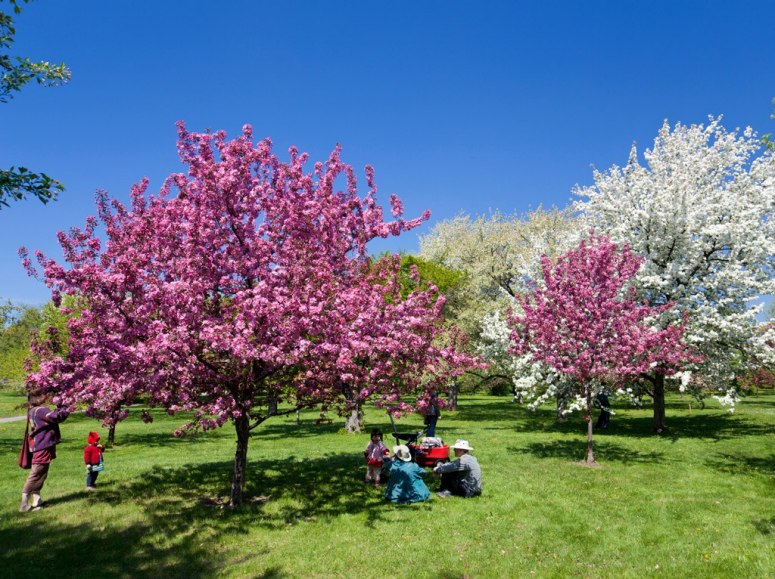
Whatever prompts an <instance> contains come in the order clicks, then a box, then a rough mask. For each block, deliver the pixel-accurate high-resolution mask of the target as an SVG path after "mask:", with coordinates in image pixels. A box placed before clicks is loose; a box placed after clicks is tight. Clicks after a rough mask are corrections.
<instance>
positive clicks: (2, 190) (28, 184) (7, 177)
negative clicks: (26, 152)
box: [0, 0, 70, 206]
mask: <svg viewBox="0 0 775 579" xmlns="http://www.w3.org/2000/svg"><path fill="white" fill-rule="evenodd" d="M3 1H4V0H0V3H1V2H3ZM7 1H8V3H9V5H10V6H12V7H13V11H14V13H15V14H19V13H20V12H21V6H20V2H18V1H17V0H7ZM21 1H22V2H24V3H25V4H26V3H27V2H28V0H21ZM0 8H2V5H0ZM15 35H16V27H15V25H14V21H13V16H12V15H11V14H9V13H7V12H5V11H3V10H2V9H0V103H7V102H8V101H9V100H11V99H12V98H13V97H14V93H15V92H18V91H20V90H21V89H22V88H24V86H25V85H27V84H28V83H30V82H33V81H35V82H37V83H38V84H39V85H42V86H57V85H61V84H65V83H66V82H68V81H69V80H70V70H69V69H68V68H67V67H66V66H65V65H64V63H61V64H51V63H50V62H46V61H41V62H33V61H32V60H31V59H30V58H27V57H21V56H11V55H10V54H8V52H9V51H10V50H11V47H12V46H13V42H14V36H15ZM63 190H64V186H63V185H62V184H61V183H60V182H59V181H56V180H54V179H52V178H51V177H49V176H48V175H46V174H45V173H35V172H34V171H30V170H29V169H27V168H26V167H10V168H9V169H0V206H3V205H5V206H8V205H9V201H19V200H22V199H24V198H26V197H27V196H32V197H36V198H37V199H39V200H40V201H42V202H43V203H47V202H48V201H51V200H54V199H56V197H57V194H58V193H60V192H62V191H63Z"/></svg>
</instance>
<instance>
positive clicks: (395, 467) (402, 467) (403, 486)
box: [385, 444, 431, 504]
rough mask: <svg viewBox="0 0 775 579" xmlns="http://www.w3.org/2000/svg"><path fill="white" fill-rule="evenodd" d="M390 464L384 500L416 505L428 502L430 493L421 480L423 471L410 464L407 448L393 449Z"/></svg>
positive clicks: (402, 445) (414, 464)
mask: <svg viewBox="0 0 775 579" xmlns="http://www.w3.org/2000/svg"><path fill="white" fill-rule="evenodd" d="M393 454H394V457H393V459H392V460H391V462H390V479H389V480H388V485H387V489H386V490H385V498H386V499H387V500H389V501H390V502H393V503H400V504H402V503H417V502H420V501H425V500H428V498H429V497H430V496H431V491H430V490H428V486H427V485H426V484H425V481H424V480H423V475H424V474H425V469H424V468H422V467H421V466H420V465H418V464H417V463H414V462H412V455H411V453H410V452H409V447H407V446H406V445H405V444H399V445H398V446H396V447H394V448H393Z"/></svg>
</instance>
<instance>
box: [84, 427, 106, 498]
mask: <svg viewBox="0 0 775 579" xmlns="http://www.w3.org/2000/svg"><path fill="white" fill-rule="evenodd" d="M99 441H100V435H99V434H97V433H96V432H90V433H89V435H88V436H87V437H86V442H87V443H88V444H87V445H86V448H84V449H83V462H85V463H86V490H87V491H93V490H94V489H95V487H96V485H97V475H99V474H100V473H99V470H95V469H94V467H95V466H98V465H101V464H102V451H103V450H104V447H103V446H102V445H101V444H98V443H99ZM100 470H102V469H100Z"/></svg>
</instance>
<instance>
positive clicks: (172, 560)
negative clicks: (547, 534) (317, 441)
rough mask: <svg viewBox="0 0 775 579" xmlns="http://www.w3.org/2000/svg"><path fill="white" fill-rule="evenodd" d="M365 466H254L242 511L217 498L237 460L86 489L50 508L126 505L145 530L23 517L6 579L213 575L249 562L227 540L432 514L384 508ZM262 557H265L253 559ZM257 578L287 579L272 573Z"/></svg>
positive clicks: (12, 539)
mask: <svg viewBox="0 0 775 579" xmlns="http://www.w3.org/2000/svg"><path fill="white" fill-rule="evenodd" d="M360 466H361V463H360V462H359V461H358V460H357V459H354V458H353V456H352V454H331V455H328V456H325V457H322V458H317V459H307V460H297V459H295V458H293V457H289V458H285V459H282V460H273V461H269V460H263V461H262V460H251V461H250V462H249V464H248V472H247V485H246V489H245V499H246V500H245V504H244V505H243V507H242V508H240V509H233V510H232V509H229V508H226V507H224V506H223V500H214V499H226V500H227V499H228V494H229V488H230V484H231V473H232V463H231V462H214V463H207V464H192V465H187V466H184V467H179V468H165V467H160V468H155V469H153V470H150V471H147V472H145V473H142V474H141V475H140V476H139V478H137V479H135V480H131V481H127V482H115V481H106V482H105V483H102V484H98V491H97V492H95V493H85V492H84V491H82V492H78V493H71V494H69V495H64V496H60V497H58V498H55V499H53V500H51V501H50V508H52V509H53V508H55V507H56V506H63V505H65V504H67V503H69V502H71V501H75V500H83V499H84V498H85V499H86V502H87V505H88V504H90V503H94V504H95V505H96V504H100V503H101V504H110V505H115V506H120V505H121V504H122V503H129V504H131V505H135V506H136V507H138V508H139V511H140V512H141V513H142V516H141V517H139V518H140V519H141V522H137V523H134V524H129V525H128V526H127V525H124V524H122V523H121V522H116V523H117V524H116V526H115V528H118V529H119V530H117V531H106V530H105V526H106V525H108V526H113V525H110V523H111V522H110V521H95V520H89V519H86V520H85V521H84V522H83V523H82V524H78V525H66V524H61V523H59V522H57V521H56V520H55V519H53V520H44V519H43V517H45V513H46V510H45V509H44V510H42V511H40V512H36V513H28V514H26V515H21V514H20V515H19V516H18V519H17V520H15V521H13V522H11V523H10V524H6V525H5V526H4V527H3V528H0V545H3V549H1V550H0V569H2V570H3V571H2V572H0V574H3V573H8V576H20V577H21V576H23V577H34V576H40V577H44V576H51V574H54V575H56V576H58V577H66V576H68V575H67V573H68V570H73V571H72V573H73V574H72V575H71V576H78V577H82V576H90V575H101V576H117V577H118V576H122V577H131V576H162V577H212V576H215V575H217V574H218V572H219V571H222V570H223V569H224V568H225V567H226V566H228V565H231V564H235V563H236V564H239V563H242V562H244V558H242V559H240V560H239V561H233V560H230V559H229V558H230V557H231V556H232V555H230V554H229V552H228V549H225V550H217V549H213V548H212V546H213V545H217V544H219V537H222V536H224V537H225V536H234V535H247V534H248V533H249V532H250V530H251V529H254V528H256V527H259V528H264V529H266V530H269V531H282V530H286V529H288V527H289V526H293V525H298V524H309V523H322V524H325V523H327V522H330V521H332V520H333V519H335V518H337V517H341V516H344V515H353V514H359V513H365V514H366V523H365V524H366V525H367V526H374V525H376V524H377V523H378V522H379V521H381V520H383V519H384V518H385V517H386V515H389V518H390V520H391V521H395V520H396V515H397V514H398V515H399V518H404V517H405V518H406V519H407V520H408V519H411V518H413V517H414V516H416V512H417V511H418V510H420V511H428V510H431V509H432V504H431V503H429V502H426V503H419V504H414V505H405V506H397V505H392V504H390V503H388V502H386V501H385V500H384V486H383V487H381V488H379V489H375V488H373V487H372V486H371V485H365V484H364V483H363V482H362V480H361V478H360V476H361V475H360V471H359V467H360ZM430 478H431V477H430V475H429V476H428V482H430ZM85 495H86V496H85ZM85 512H86V513H88V508H87V509H85ZM41 515H43V517H41ZM44 545H45V548H43V547H42V546H44ZM261 556H262V552H261V550H260V549H259V550H258V551H256V550H253V551H251V552H250V554H249V555H248V556H247V557H248V560H250V559H252V558H256V559H260V557H261ZM31 562H34V565H31ZM31 567H32V571H31V572H30V568H31ZM55 570H56V571H55ZM76 570H77V573H76ZM38 571H40V573H39V574H38V575H36V573H38ZM258 576H259V577H277V578H279V577H285V576H287V574H286V573H285V571H284V570H283V569H282V568H279V567H272V568H269V569H267V570H266V571H264V573H263V575H258Z"/></svg>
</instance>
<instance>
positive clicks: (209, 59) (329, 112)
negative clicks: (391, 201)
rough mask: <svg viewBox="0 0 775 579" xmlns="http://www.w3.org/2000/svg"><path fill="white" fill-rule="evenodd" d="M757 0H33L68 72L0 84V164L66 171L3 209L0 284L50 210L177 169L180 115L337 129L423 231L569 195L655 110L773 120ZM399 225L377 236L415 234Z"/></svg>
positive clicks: (313, 134) (23, 48)
mask: <svg viewBox="0 0 775 579" xmlns="http://www.w3.org/2000/svg"><path fill="white" fill-rule="evenodd" d="M0 6H3V7H4V8H5V9H7V8H8V6H7V4H6V3H2V4H0ZM773 23H775V2H772V1H746V2H731V1H724V2H719V1H712V0H711V1H708V0H703V1H699V0H698V1H680V0H670V1H650V2H635V1H626V0H618V1H613V0H612V1H608V2H603V1H598V2H592V1H587V2H579V1H577V0H576V1H565V2H561V1H555V2H539V1H531V2H522V1H517V0H513V1H500V2H488V1H480V2H473V1H452V0H446V1H425V0H406V1H391V2H377V1H369V0H358V1H336V2H323V1H315V2H313V1H293V2H284V1H280V0H277V1H274V2H263V1H251V2H248V1H242V2H237V1H228V0H224V1H222V2H212V1H209V2H203V1H198V0H197V1H193V0H188V1H186V2H165V1H161V2H159V1H155V2H148V1H145V0H133V1H128V0H111V1H110V2H105V1H104V0H101V1H97V0H90V1H71V2H62V1H54V0H38V1H35V2H32V3H30V4H27V5H23V12H22V14H21V15H20V16H18V17H17V19H16V28H17V36H16V43H15V46H14V51H13V53H14V54H18V55H25V56H30V57H32V58H33V59H36V60H42V59H45V60H50V61H54V62H60V61H64V62H65V63H67V65H68V66H69V67H70V68H71V70H72V74H73V78H72V81H71V82H70V83H69V84H68V85H67V86H64V87H59V88H51V89H44V88H39V87H37V86H30V87H29V88H27V89H25V90H24V91H22V92H21V93H18V94H17V96H16V98H14V99H13V100H12V101H10V102H9V103H7V104H0V165H2V166H3V167H7V166H9V165H17V166H18V165H25V166H27V167H29V168H31V169H34V170H38V171H45V172H46V173H48V174H49V175H51V176H53V177H55V178H57V179H59V180H61V181H63V182H64V183H65V185H66V187H67V190H66V191H65V192H64V193H63V194H62V195H61V197H60V199H59V201H57V202H55V203H51V204H49V205H47V206H44V205H42V204H40V203H39V202H38V201H37V200H28V201H24V202H21V203H14V204H12V205H11V206H10V207H8V208H2V209H0V272H2V273H1V274H0V298H10V299H12V300H14V301H19V302H27V303H33V304H39V303H42V302H44V301H46V300H47V299H48V297H49V294H48V291H47V290H46V288H45V286H44V285H43V284H42V283H41V282H38V281H36V280H32V279H29V278H27V276H26V274H25V272H24V270H23V269H22V267H21V265H20V262H19V259H18V257H17V254H16V251H17V249H18V247H19V246H21V245H26V246H27V247H28V248H30V250H35V249H41V250H43V251H44V252H45V253H47V254H49V255H50V256H51V257H54V258H57V259H59V258H60V257H61V252H60V250H59V248H58V245H57V243H56V233H57V231H58V230H61V229H67V228H69V227H71V226H76V225H77V226H81V225H82V224H83V223H84V220H85V218H86V216H87V215H90V214H94V203H93V197H94V192H95V190H97V189H105V190H107V191H108V192H109V193H110V194H111V195H113V196H115V197H118V198H119V199H122V200H126V199H127V194H128V191H129V187H130V185H131V184H132V183H134V182H136V181H138V180H139V179H140V178H142V177H144V176H147V177H149V178H150V179H151V184H152V185H151V188H152V189H157V188H158V187H159V186H160V185H161V181H162V179H163V177H164V176H166V175H167V174H168V173H170V172H173V171H179V170H180V165H179V161H178V159H177V154H176V150H175V138H176V131H175V122H176V121H178V120H183V121H185V122H186V123H187V125H188V127H189V129H191V130H194V131H201V130H204V129H207V128H210V129H213V130H215V129H225V130H226V131H227V132H228V133H229V134H230V135H236V134H237V133H238V132H239V130H240V127H241V126H242V125H243V124H244V123H250V124H252V125H253V127H254V129H255V134H256V136H257V137H263V136H270V137H272V139H273V140H274V143H275V146H276V149H275V150H276V152H278V153H279V154H280V155H281V158H285V157H286V153H285V152H286V150H287V147H288V146H289V145H291V144H294V145H297V146H298V147H299V148H300V149H302V150H305V151H308V152H309V153H310V154H311V155H312V159H313V160H323V159H324V158H325V157H326V156H327V154H328V153H329V152H330V150H331V149H332V148H333V146H334V145H335V144H336V143H341V144H342V145H343V147H344V154H343V157H344V159H345V160H346V161H347V162H349V163H351V164H353V165H354V166H355V167H356V169H358V171H359V175H361V176H362V175H363V172H362V168H363V166H364V165H365V164H372V165H373V166H374V167H375V170H376V176H377V183H378V185H379V187H380V201H381V202H382V203H386V202H387V198H388V195H389V194H390V193H393V192H394V193H397V194H398V195H399V196H400V197H401V198H402V199H403V200H404V203H405V206H406V209H407V212H406V216H407V217H414V216H416V215H419V214H420V213H421V212H422V210H424V209H426V208H428V209H430V210H431V212H432V218H431V221H430V222H429V224H427V225H425V226H424V227H423V228H422V229H420V230H416V231H419V233H420V234H422V233H426V232H427V231H429V229H430V227H432V226H433V224H434V223H436V222H438V221H439V220H443V219H446V218H450V217H453V216H455V215H456V214H458V213H460V212H466V213H469V214H472V215H478V214H483V213H487V212H488V211H490V210H491V209H500V210H501V211H503V212H507V213H510V212H513V211H517V212H520V213H522V212H524V211H526V210H528V209H530V208H535V207H537V206H538V205H540V204H543V205H544V206H551V205H557V206H564V205H566V204H567V203H568V202H569V201H570V199H571V193H570V191H571V189H572V187H573V186H574V185H575V184H576V183H579V184H589V183H591V181H592V169H591V167H592V166H593V165H594V166H596V167H598V168H600V169H605V168H608V167H610V166H611V165H612V164H614V163H616V164H622V163H624V162H626V159H627V154H628V152H629V148H630V144H631V143H632V142H633V141H636V142H637V143H638V145H639V147H641V149H642V148H645V147H648V146H650V145H651V142H652V141H653V138H654V136H655V135H656V133H657V130H658V128H659V127H660V125H661V124H662V121H663V120H664V119H669V120H670V122H671V123H674V122H675V121H681V122H683V123H701V122H705V121H706V120H707V117H708V115H719V114H723V115H724V119H725V120H724V124H725V125H726V126H727V127H729V128H734V127H743V126H746V125H750V126H752V127H753V128H754V129H756V130H757V131H759V132H760V133H762V132H769V131H775V121H772V120H770V119H769V115H770V114H771V112H772V104H771V102H770V101H771V99H772V98H773V97H775V41H773ZM417 246H418V243H417V234H416V233H414V232H412V233H410V234H406V235H405V236H402V237H401V238H398V239H396V240H395V241H393V242H391V243H390V244H385V243H383V244H382V245H379V244H375V245H373V246H372V250H373V251H375V252H377V251H381V250H383V249H393V250H397V249H404V250H407V251H410V252H411V251H415V250H416V249H417Z"/></svg>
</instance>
